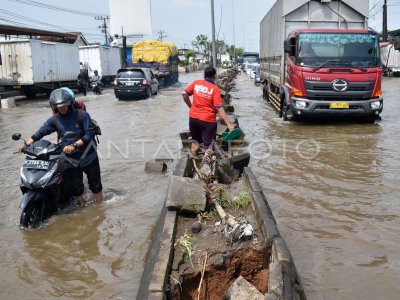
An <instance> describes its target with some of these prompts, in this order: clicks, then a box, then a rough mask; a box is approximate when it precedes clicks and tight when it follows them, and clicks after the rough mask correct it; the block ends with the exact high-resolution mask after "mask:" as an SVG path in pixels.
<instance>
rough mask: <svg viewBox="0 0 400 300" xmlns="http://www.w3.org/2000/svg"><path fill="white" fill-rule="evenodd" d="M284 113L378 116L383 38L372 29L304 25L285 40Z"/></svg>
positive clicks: (297, 114)
mask: <svg viewBox="0 0 400 300" xmlns="http://www.w3.org/2000/svg"><path fill="white" fill-rule="evenodd" d="M284 51H285V54H286V60H285V61H286V72H285V73H286V78H285V82H284V87H283V90H284V98H283V99H282V100H283V101H282V104H281V105H282V108H281V113H282V116H283V117H284V118H286V119H288V118H289V119H290V118H293V117H301V116H326V115H354V116H361V117H369V118H376V117H378V116H379V114H380V113H381V112H382V108H383V99H382V90H381V76H382V72H383V69H382V67H381V64H380V53H379V38H378V35H377V34H376V33H375V32H372V31H366V30H324V31H322V30H311V29H310V30H299V31H295V32H292V33H290V34H289V35H288V39H287V40H286V41H285V45H284Z"/></svg>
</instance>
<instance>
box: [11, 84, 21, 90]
mask: <svg viewBox="0 0 400 300" xmlns="http://www.w3.org/2000/svg"><path fill="white" fill-rule="evenodd" d="M13 89H14V90H20V89H21V86H20V85H13Z"/></svg>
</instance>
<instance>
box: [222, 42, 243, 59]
mask: <svg viewBox="0 0 400 300" xmlns="http://www.w3.org/2000/svg"><path fill="white" fill-rule="evenodd" d="M234 49H235V51H234ZM226 52H228V54H229V56H230V57H231V59H233V56H234V53H235V54H236V58H237V57H240V56H243V53H244V50H243V48H234V46H233V45H231V46H229V47H228V48H227V49H226Z"/></svg>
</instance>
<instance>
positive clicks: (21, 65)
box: [0, 41, 33, 85]
mask: <svg viewBox="0 0 400 300" xmlns="http://www.w3.org/2000/svg"><path fill="white" fill-rule="evenodd" d="M0 53H1V57H2V64H1V65H0V84H2V85H16V84H21V83H23V84H32V83H33V74H32V59H31V57H32V52H31V45H30V43H29V41H18V42H12V41H2V42H1V43H0Z"/></svg>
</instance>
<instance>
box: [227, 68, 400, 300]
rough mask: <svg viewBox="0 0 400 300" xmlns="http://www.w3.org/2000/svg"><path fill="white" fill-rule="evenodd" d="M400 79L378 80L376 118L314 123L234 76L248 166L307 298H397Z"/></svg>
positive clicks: (398, 264) (248, 82) (399, 234)
mask: <svg viewBox="0 0 400 300" xmlns="http://www.w3.org/2000/svg"><path fill="white" fill-rule="evenodd" d="M244 77H245V76H244V75H243V76H241V77H239V78H244ZM399 83H400V78H385V80H384V86H383V90H384V101H385V104H384V111H383V113H382V121H380V122H379V123H376V124H323V125H320V124H310V123H308V124H304V123H303V124H302V123H286V122H283V121H282V119H279V118H278V116H277V114H276V113H275V111H273V110H272V108H271V107H270V106H269V105H268V104H266V103H265V101H264V100H262V99H261V97H260V92H259V89H258V88H249V84H251V82H250V80H249V79H246V80H244V81H242V80H238V89H239V91H238V92H237V97H240V98H241V99H237V100H235V101H234V105H235V108H236V110H237V113H238V115H239V116H240V118H239V122H240V124H241V127H242V128H243V130H244V132H245V133H246V139H247V140H248V141H250V142H251V143H252V144H250V150H251V152H252V160H251V165H252V167H253V169H254V171H255V173H256V175H257V176H258V178H259V181H260V184H261V185H262V187H263V189H264V192H265V193H266V195H267V197H268V200H269V202H270V204H271V206H272V211H273V214H274V216H275V218H276V219H277V223H278V227H279V229H280V231H281V234H282V235H283V237H284V238H285V240H286V242H287V244H288V246H289V249H290V251H291V253H292V255H293V257H294V260H295V264H296V266H297V269H298V271H299V273H300V276H301V278H302V281H303V285H304V288H305V291H306V294H307V296H308V298H309V299H398V294H399V292H400V288H399V287H398V285H397V283H396V282H398V279H399V278H400V254H399V244H400V219H399V216H400V204H399V201H398V199H399V195H400V185H399V183H400V179H399V178H400V168H399V167H400V150H399V149H400V142H399V138H398V132H399V131H400V119H399V117H398V115H399V114H400V107H399V105H398V95H399V93H400V84H399ZM245 89H247V90H248V96H244V95H245V93H244V90H245ZM257 158H258V159H257Z"/></svg>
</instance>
